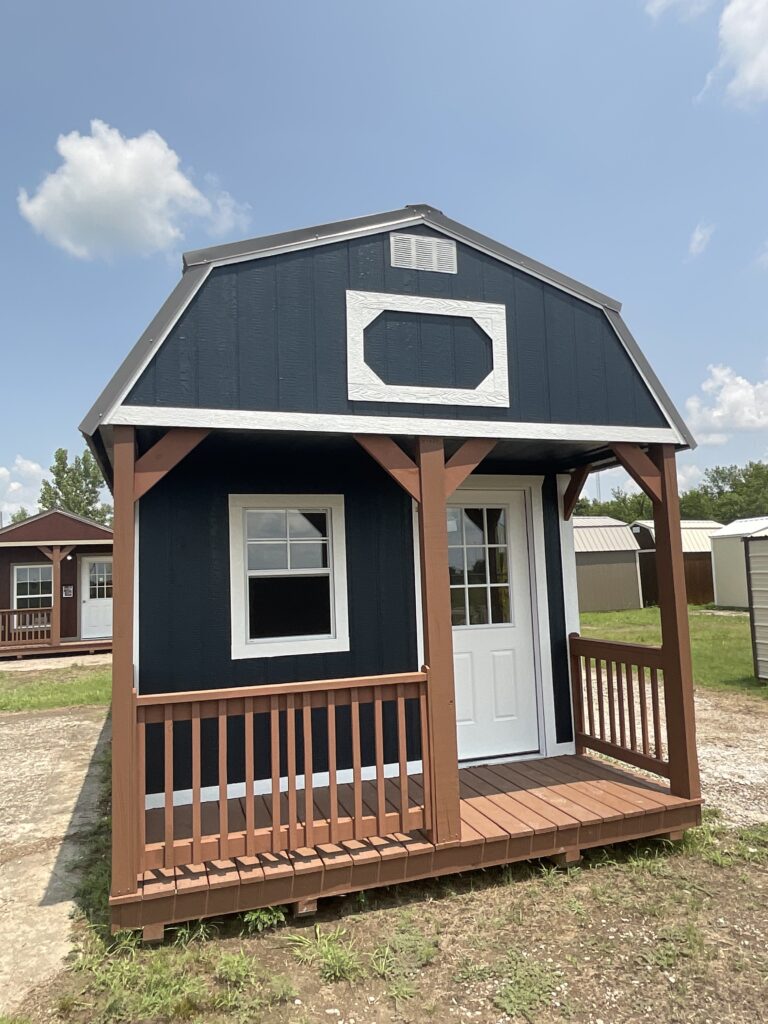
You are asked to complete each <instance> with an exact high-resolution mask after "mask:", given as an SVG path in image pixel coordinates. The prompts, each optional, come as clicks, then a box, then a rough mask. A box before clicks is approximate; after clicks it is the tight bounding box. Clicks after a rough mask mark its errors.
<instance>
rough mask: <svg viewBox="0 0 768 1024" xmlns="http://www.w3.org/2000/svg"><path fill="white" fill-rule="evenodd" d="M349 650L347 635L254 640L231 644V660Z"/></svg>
mask: <svg viewBox="0 0 768 1024" xmlns="http://www.w3.org/2000/svg"><path fill="white" fill-rule="evenodd" d="M348 650H349V637H348V636H323V637H318V638H317V639H316V640H307V639H306V638H302V639H296V640H292V639H290V638H286V639H283V640H261V641H260V640H254V641H252V642H251V643H245V644H232V652H231V654H232V661H244V660H245V659H248V658H251V659H253V658H290V657H298V656H301V655H304V654H332V653H334V652H336V651H348Z"/></svg>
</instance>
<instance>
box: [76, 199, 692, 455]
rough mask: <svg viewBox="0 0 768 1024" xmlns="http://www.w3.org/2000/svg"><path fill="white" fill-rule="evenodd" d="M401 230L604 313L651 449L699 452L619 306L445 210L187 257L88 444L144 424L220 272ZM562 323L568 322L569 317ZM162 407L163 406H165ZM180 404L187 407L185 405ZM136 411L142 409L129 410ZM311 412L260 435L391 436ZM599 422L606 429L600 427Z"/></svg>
mask: <svg viewBox="0 0 768 1024" xmlns="http://www.w3.org/2000/svg"><path fill="white" fill-rule="evenodd" d="M402 230H406V231H426V232H429V233H435V234H438V235H441V236H444V237H447V238H450V239H453V240H454V241H456V242H457V243H458V244H460V245H461V246H464V247H469V249H471V250H474V251H475V252H476V253H480V254H483V255H484V257H490V258H491V259H492V260H494V261H498V262H499V263H501V264H504V265H506V267H507V268H512V269H513V270H514V271H515V272H517V273H518V274H523V275H525V276H526V277H528V278H529V279H532V280H534V281H537V282H539V283H540V284H541V283H543V284H544V285H545V286H547V287H549V288H550V289H554V290H555V291H556V292H557V293H560V294H561V295H562V296H563V298H564V300H565V301H566V302H567V301H569V300H568V297H570V301H573V300H577V301H578V302H579V303H582V304H586V306H587V307H588V308H591V309H592V310H593V312H597V311H599V313H600V314H602V315H603V316H604V318H605V321H607V324H608V325H610V328H606V329H607V330H609V331H610V332H611V333H612V334H613V335H614V336H615V339H618V342H619V347H620V348H621V349H622V351H623V352H624V353H625V357H626V358H628V359H629V361H630V363H631V365H632V366H633V367H634V370H635V373H636V375H637V378H638V380H640V381H641V382H642V385H641V386H644V387H645V389H647V392H648V394H649V396H650V399H649V400H650V401H651V402H652V403H653V404H654V405H655V408H656V409H657V410H658V412H657V413H656V415H657V416H658V417H659V418H658V422H657V424H655V425H654V424H652V423H650V422H649V423H648V424H646V433H647V435H648V436H647V438H646V441H648V442H652V441H657V442H658V441H667V442H672V443H674V444H676V445H678V446H682V447H695V441H694V439H693V437H692V435H691V434H690V432H689V430H688V428H687V427H686V425H685V423H684V422H683V420H682V417H681V416H680V414H679V413H678V412H677V410H676V409H675V407H674V405H673V403H672V401H671V400H670V398H669V396H668V395H667V393H666V391H665V390H664V388H663V387H662V385H661V383H660V382H659V380H658V378H657V377H656V375H655V374H654V372H653V370H652V369H651V367H650V365H649V364H648V362H647V360H646V359H645V357H644V356H643V354H642V352H641V351H640V348H639V347H638V345H637V343H636V341H635V339H634V338H633V337H632V334H631V333H630V331H629V329H628V327H627V326H626V324H625V323H624V321H623V319H622V317H621V315H620V309H621V304H620V303H619V302H618V301H616V300H615V299H612V298H610V297H609V296H607V295H604V294H602V293H601V292H598V291H596V290H595V289H592V288H590V287H588V286H586V285H584V284H581V283H580V282H578V281H576V280H574V279H573V278H571V277H568V276H567V275H564V274H561V273H560V272H558V271H556V270H553V269H552V268H551V267H547V266H545V265H544V264H542V263H539V262H538V261H536V260H533V259H531V258H529V257H527V256H525V255H523V254H522V253H519V252H517V251H515V250H514V249H511V248H509V247H508V246H505V245H503V244H501V243H499V242H497V241H494V240H493V239H491V238H488V237H487V236H485V235H482V234H479V233H478V232H476V231H474V230H473V229H471V228H469V227H466V226H465V225H463V224H459V223H458V222H456V221H453V220H451V219H450V218H448V217H446V216H445V215H444V214H442V213H441V212H440V211H439V210H436V209H435V208H434V207H431V206H428V205H413V206H406V207H404V208H403V209H401V210H394V211H390V212H387V213H381V214H376V215H373V216H367V217H359V218H355V219H353V220H345V221H338V222H335V223H332V224H323V225H319V226H315V227H311V228H306V229H302V230H298V231H289V232H284V233H280V234H275V235H267V236H264V237H261V238H254V239H248V240H246V241H242V242H235V243H231V244H226V245H218V246H214V247H212V248H207V249H199V250H194V251H191V252H188V253H186V254H185V255H184V258H183V265H184V271H183V274H182V277H181V280H180V281H179V283H178V284H177V286H176V288H175V289H174V290H173V292H172V293H171V295H170V296H169V297H168V299H167V300H166V302H165V303H164V304H163V306H162V307H161V309H160V310H159V312H158V313H157V315H156V316H155V317H154V319H153V320H152V322H151V323H150V325H149V326H148V327H147V329H146V331H145V332H144V334H143V335H142V336H141V338H140V339H139V341H138V342H137V344H136V345H135V346H134V348H133V349H132V350H131V352H130V353H129V355H128V356H127V358H126V359H125V361H124V362H123V364H122V365H121V367H120V368H119V369H118V371H117V372H116V374H115V375H114V377H113V378H112V380H111V381H110V382H109V384H108V385H107V387H106V388H105V389H104V391H103V392H102V394H101V395H100V396H99V398H98V400H97V401H96V403H95V404H94V406H93V407H92V409H91V410H90V411H89V413H88V414H87V416H86V417H85V419H84V420H83V422H82V424H81V428H80V429H81V430H82V432H83V433H84V434H85V435H86V437H87V438H92V437H93V435H94V434H96V433H97V431H98V430H99V428H100V427H101V426H103V425H105V424H112V423H117V422H131V423H138V422H139V414H140V411H141V410H143V409H147V408H148V406H149V405H150V404H152V403H146V402H145V403H142V402H141V401H139V400H138V399H135V398H134V399H130V398H129V396H131V394H132V390H133V389H135V387H136V385H137V382H139V380H140V379H141V377H142V374H144V373H145V372H146V371H147V368H148V367H149V366H150V364H151V363H152V361H153V359H155V357H156V356H157V354H158V352H159V350H160V348H161V346H163V343H164V342H165V341H166V339H167V338H168V337H169V335H171V333H172V331H173V330H174V328H175V327H176V325H178V323H179V321H180V319H181V318H182V317H183V316H184V314H185V312H186V311H188V310H189V309H190V307H191V304H192V303H193V301H194V300H195V299H196V297H198V296H199V295H200V294H201V290H202V289H203V287H204V285H205V284H206V282H207V281H208V280H209V279H210V278H211V275H212V274H213V273H214V272H220V268H230V269H232V268H235V267H236V265H237V264H244V263H251V262H253V261H260V260H265V259H267V260H268V258H269V257H279V256H290V254H297V253H299V252H300V251H302V250H312V249H317V248H318V247H323V246H325V247H327V246H332V245H334V244H335V243H342V242H345V241H346V242H354V241H355V240H360V239H366V238H368V237H371V236H375V235H381V234H384V233H390V232H397V231H402ZM433 276H437V275H433ZM374 290H375V289H374ZM381 290H382V289H381V288H379V291H381ZM384 291H386V292H390V291H391V290H390V289H384ZM362 294H364V295H365V294H367V292H363V293H362ZM435 301H437V300H435ZM564 315H566V316H567V312H566V313H565V314H564ZM208 340H209V339H206V341H208ZM318 358H319V357H318ZM454 393H455V392H454ZM157 404H158V405H162V404H163V403H157ZM166 404H168V403H166ZM177 404H179V405H181V404H182V403H177ZM477 404H488V403H477ZM131 405H133V406H134V407H138V408H134V409H133V410H131V408H130V406H131ZM445 405H446V406H448V405H450V403H449V402H446V403H445ZM257 408H258V407H257ZM411 408H412V407H411ZM179 411H181V412H183V415H181V416H180V417H178V418H177V419H175V420H174V421H173V425H179V426H185V425H186V426H190V425H195V424H196V423H197V421H198V420H199V419H200V418H201V409H200V408H199V407H198V408H197V409H196V410H195V412H196V413H197V415H193V412H192V411H190V410H189V407H188V406H187V407H185V409H184V410H179ZM205 411H206V413H207V414H208V419H209V420H210V423H209V424H208V425H209V426H225V427H226V426H230V427H233V426H234V427H237V426H238V421H237V417H236V416H235V415H231V414H228V410H226V409H221V407H216V406H215V404H214V403H209V405H208V406H207V407H206V409H205ZM403 411H404V412H407V413H408V414H407V415H404V416H401V417H397V416H395V415H393V414H391V413H387V414H386V415H388V416H389V415H391V416H392V419H393V422H392V429H391V432H392V433H402V434H407V433H418V432H419V428H420V421H419V418H418V416H420V415H421V416H424V423H423V426H424V431H422V432H436V431H437V430H438V429H439V428H440V429H442V428H443V427H445V430H444V431H443V432H445V433H446V434H447V433H449V432H450V425H449V426H446V424H448V422H449V421H448V419H447V418H446V416H445V413H443V414H442V416H441V418H440V419H437V418H436V419H434V420H428V419H427V415H426V413H425V412H421V411H417V412H413V411H410V410H405V409H403ZM312 412H313V411H312V410H307V411H306V412H305V411H304V410H301V409H299V408H296V407H294V408H292V409H290V410H288V411H283V410H281V409H278V410H271V409H269V408H265V411H264V413H263V414H262V418H263V420H264V423H265V424H266V423H267V422H270V423H271V422H272V420H269V421H268V420H267V419H266V417H268V416H272V414H273V413H275V418H274V423H275V425H274V426H264V427H259V429H286V430H293V429H303V430H314V429H320V430H322V429H327V430H335V431H336V432H340V433H354V432H355V431H361V430H368V431H370V432H385V431H386V430H387V424H386V423H385V422H384V420H383V417H381V416H380V417H379V420H380V422H378V423H377V424H374V421H373V418H372V417H370V416H369V417H368V418H367V419H366V422H365V423H362V420H363V419H364V416H363V414H360V416H359V417H358V422H357V423H353V422H352V420H353V419H354V417H352V416H349V415H347V416H343V415H336V416H335V417H329V416H326V417H325V422H326V425H325V426H318V427H314V426H312V422H313V421H312V419H311V417H312ZM225 414H226V415H225ZM249 415H250V416H251V424H252V425H254V426H257V427H258V425H259V423H261V422H262V421H261V420H258V418H257V416H256V415H254V414H253V413H250V414H249ZM171 419H172V416H171V410H166V411H165V412H163V410H162V409H161V410H157V411H156V414H155V415H154V416H153V417H152V418H151V419H148V420H146V421H144V422H145V425H152V424H154V425H157V426H168V425H171ZM315 419H316V420H317V422H320V419H319V418H318V417H317V416H316V417H315ZM522 419H523V420H525V419H526V417H522ZM533 419H534V418H533V417H530V416H528V417H527V420H529V421H532V420H533ZM331 420H332V421H333V423H332V425H328V424H330V423H331ZM193 421H194V422H193ZM554 421H555V422H560V423H565V425H566V426H568V423H567V422H566V421H564V420H562V419H557V417H554ZM581 422H583V421H581ZM597 422H600V421H599V420H598V421H597ZM612 422H614V423H616V422H617V421H615V420H614V421H612ZM621 422H622V421H621V420H619V421H618V426H617V429H616V431H615V432H614V433H615V436H611V437H610V438H606V439H607V440H631V439H633V438H630V437H629V436H626V437H625V436H623V434H622V431H621V427H620V424H621ZM473 423H474V426H473V430H471V431H469V432H470V433H473V432H474V433H477V435H478V436H486V435H487V436H490V435H491V434H492V432H493V428H494V427H495V425H496V424H495V423H492V424H483V422H482V421H481V420H480V419H479V418H478V417H474V420H473ZM525 425H526V424H525V423H523V424H522V426H525ZM453 426H454V427H455V428H456V429H454V431H453V433H454V434H456V435H457V436H458V434H459V433H460V432H461V431H460V429H459V428H460V425H459V424H456V423H453ZM464 426H465V427H467V428H468V427H469V425H468V424H467V423H464ZM507 426H509V425H507ZM484 427H487V429H485V430H484V429H483V428H484ZM466 432H467V431H465V433H466ZM581 434H582V440H584V441H587V440H597V439H598V438H597V434H595V436H594V438H593V437H592V435H591V434H589V432H588V431H581ZM500 436H508V437H513V436H520V437H523V436H525V434H524V432H523V431H522V430H521V431H519V432H518V434H515V433H514V432H513V431H512V430H511V428H510V432H508V433H506V434H503V433H502V434H501V435H500ZM531 436H534V437H536V436H541V437H552V438H555V437H556V436H559V435H556V434H554V433H549V434H548V433H547V432H546V431H543V432H542V433H541V434H540V435H539V434H533V435H531ZM569 436H570V435H569ZM577 440H578V438H577Z"/></svg>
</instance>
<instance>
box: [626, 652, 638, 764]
mask: <svg viewBox="0 0 768 1024" xmlns="http://www.w3.org/2000/svg"><path fill="white" fill-rule="evenodd" d="M634 668H635V666H634V665H630V664H626V665H625V666H624V669H625V672H626V679H627V711H628V712H629V746H630V750H637V725H636V718H637V708H636V707H635V680H634Z"/></svg>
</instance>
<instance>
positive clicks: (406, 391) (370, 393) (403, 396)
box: [347, 291, 509, 408]
mask: <svg viewBox="0 0 768 1024" xmlns="http://www.w3.org/2000/svg"><path fill="white" fill-rule="evenodd" d="M390 311H391V312H394V313H426V314H432V315H436V316H463V317H467V318H468V319H470V320H474V322H475V323H476V324H477V325H478V326H479V327H480V328H481V330H483V331H484V332H485V333H486V334H487V335H488V337H489V338H490V339H491V351H492V356H493V369H492V370H491V372H490V373H489V374H488V376H487V377H486V378H485V379H484V380H482V381H481V382H480V383H479V384H478V385H477V387H475V388H443V387H422V386H416V385H405V384H385V383H384V381H383V380H382V379H381V377H379V376H378V374H377V373H375V372H374V371H373V370H372V369H371V367H370V366H369V365H368V364H367V363H366V361H365V329H366V327H368V325H369V324H372V323H373V321H374V320H375V319H376V318H377V317H378V316H379V315H380V314H381V313H385V312H390ZM347 395H348V397H349V398H350V399H351V400H352V401H357V402H363V401H364V402H413V403H415V404H423V405H473V406H496V407H500V408H509V370H508V359H507V311H506V309H505V307H504V306H501V305H498V304H496V303H493V302H470V301H468V300H464V299H440V298H431V297H429V296H424V295H390V294H385V293H382V292H357V291H347Z"/></svg>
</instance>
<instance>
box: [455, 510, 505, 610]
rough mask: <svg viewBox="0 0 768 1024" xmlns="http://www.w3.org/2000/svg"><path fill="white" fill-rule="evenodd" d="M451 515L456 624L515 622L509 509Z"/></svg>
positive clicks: (462, 511)
mask: <svg viewBox="0 0 768 1024" xmlns="http://www.w3.org/2000/svg"><path fill="white" fill-rule="evenodd" d="M447 515H448V568H449V574H450V585H451V619H452V622H453V625H454V626H484V625H493V624H497V623H505V622H507V623H508V622H510V621H511V619H510V600H509V550H508V543H509V540H508V536H507V532H508V531H507V515H506V510H505V509H504V508H503V507H499V506H497V507H493V506H489V507H471V506H467V507H464V508H455V507H450V508H448V510H447Z"/></svg>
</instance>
